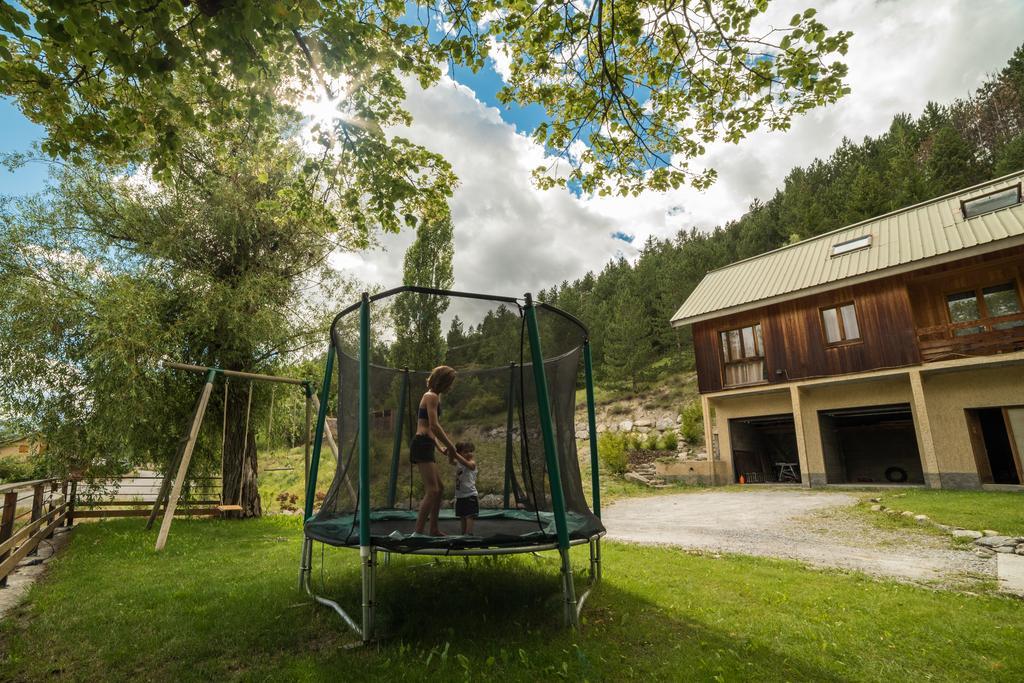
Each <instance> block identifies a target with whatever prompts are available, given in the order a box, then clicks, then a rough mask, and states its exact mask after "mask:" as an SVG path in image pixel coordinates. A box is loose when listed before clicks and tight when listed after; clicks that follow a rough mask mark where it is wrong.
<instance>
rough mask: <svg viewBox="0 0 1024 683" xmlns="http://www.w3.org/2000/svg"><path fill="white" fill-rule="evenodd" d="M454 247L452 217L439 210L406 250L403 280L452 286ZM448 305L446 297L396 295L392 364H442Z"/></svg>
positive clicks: (415, 367)
mask: <svg viewBox="0 0 1024 683" xmlns="http://www.w3.org/2000/svg"><path fill="white" fill-rule="evenodd" d="M454 250H455V246H454V242H453V233H452V221H451V216H450V215H449V214H448V211H447V210H441V211H439V212H438V215H437V216H436V217H435V218H431V219H429V220H425V221H422V222H421V223H420V224H419V226H417V228H416V239H415V240H414V241H413V243H412V244H411V245H409V248H408V249H407V250H406V252H405V261H404V264H403V275H402V283H403V284H406V285H416V286H419V287H429V288H432V289H451V286H452V284H453V283H454V281H455V276H454V273H453V271H452V256H453V254H454ZM448 304H449V299H448V297H445V296H436V295H432V294H419V293H415V292H404V293H402V294H399V295H398V296H397V297H396V298H395V304H394V307H393V308H392V316H393V318H394V322H395V338H396V340H395V343H394V345H393V346H392V348H391V355H392V363H393V364H394V366H395V367H399V368H410V369H413V370H429V369H430V368H432V367H435V366H437V365H440V364H441V362H442V361H443V360H444V357H445V352H446V349H445V337H444V335H442V334H441V316H442V315H443V314H444V312H445V311H446V310H448Z"/></svg>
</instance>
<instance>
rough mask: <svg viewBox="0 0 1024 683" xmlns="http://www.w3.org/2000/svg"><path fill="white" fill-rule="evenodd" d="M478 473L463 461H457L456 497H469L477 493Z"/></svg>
mask: <svg viewBox="0 0 1024 683" xmlns="http://www.w3.org/2000/svg"><path fill="white" fill-rule="evenodd" d="M476 473H477V470H475V469H474V470H471V469H469V468H468V467H466V466H465V465H463V464H462V463H461V462H457V463H455V497H456V498H469V497H470V496H475V495H476Z"/></svg>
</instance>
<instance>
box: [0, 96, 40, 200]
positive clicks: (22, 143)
mask: <svg viewBox="0 0 1024 683" xmlns="http://www.w3.org/2000/svg"><path fill="white" fill-rule="evenodd" d="M0 131H3V133H2V134H0V153H7V152H24V151H26V150H28V148H29V146H30V145H31V144H32V143H33V142H35V141H37V140H40V139H41V138H42V136H43V129H42V128H40V127H39V126H37V125H35V124H34V123H32V122H31V121H29V120H28V119H26V118H25V117H24V116H23V115H22V113H21V112H20V111H18V109H17V108H16V107H15V106H14V104H12V103H11V101H10V100H7V99H4V98H0ZM45 180H46V165H45V164H40V163H32V164H28V165H27V166H24V167H22V168H20V169H18V171H17V172H16V173H13V174H12V173H8V172H7V169H5V168H0V194H28V193H32V192H36V191H37V190H39V189H40V188H42V186H43V182H44V181H45Z"/></svg>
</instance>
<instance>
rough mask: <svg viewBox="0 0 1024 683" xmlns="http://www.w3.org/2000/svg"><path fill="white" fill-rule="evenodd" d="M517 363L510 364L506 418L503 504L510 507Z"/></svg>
mask: <svg viewBox="0 0 1024 683" xmlns="http://www.w3.org/2000/svg"><path fill="white" fill-rule="evenodd" d="M515 387H516V364H515V363H511V364H510V365H509V366H508V417H507V419H506V420H505V491H504V495H503V497H502V501H503V505H504V507H505V509H506V510H508V509H509V507H508V503H509V498H510V494H511V492H512V414H513V410H514V407H515V390H516V389H515Z"/></svg>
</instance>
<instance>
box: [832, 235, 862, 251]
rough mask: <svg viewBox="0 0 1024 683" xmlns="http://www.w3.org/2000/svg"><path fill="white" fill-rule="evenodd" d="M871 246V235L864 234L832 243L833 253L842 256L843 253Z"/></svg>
mask: <svg viewBox="0 0 1024 683" xmlns="http://www.w3.org/2000/svg"><path fill="white" fill-rule="evenodd" d="M870 246H871V235H862V236H861V237H854V238H853V239H852V240H846V241H845V242H837V243H836V244H833V245H832V255H833V256H842V255H843V254H849V253H850V252H851V251H860V250H861V249H867V248H868V247H870Z"/></svg>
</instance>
